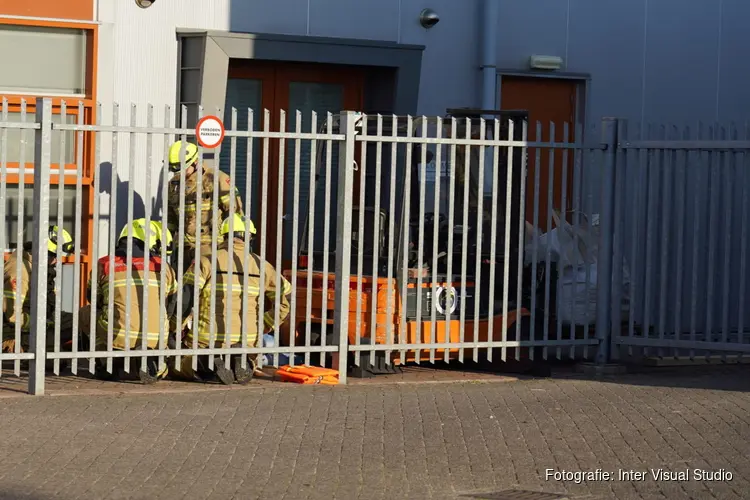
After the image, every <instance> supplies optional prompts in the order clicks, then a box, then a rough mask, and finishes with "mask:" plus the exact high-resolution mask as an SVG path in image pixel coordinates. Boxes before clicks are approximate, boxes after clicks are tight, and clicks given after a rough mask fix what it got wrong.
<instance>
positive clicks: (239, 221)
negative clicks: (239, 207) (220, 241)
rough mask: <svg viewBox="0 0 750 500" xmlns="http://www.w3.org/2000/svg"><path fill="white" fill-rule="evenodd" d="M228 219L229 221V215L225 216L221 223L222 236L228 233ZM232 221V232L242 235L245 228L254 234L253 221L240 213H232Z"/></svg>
mask: <svg viewBox="0 0 750 500" xmlns="http://www.w3.org/2000/svg"><path fill="white" fill-rule="evenodd" d="M229 221H230V217H227V218H226V219H225V220H224V223H223V224H222V225H221V235H222V236H224V235H226V234H229ZM233 222H234V227H233V228H232V230H233V232H234V233H241V234H243V235H244V233H245V230H246V229H247V230H249V232H250V234H255V232H256V231H255V224H253V221H252V220H250V219H248V218H247V217H243V216H242V215H240V214H234V217H233ZM246 224H247V226H246Z"/></svg>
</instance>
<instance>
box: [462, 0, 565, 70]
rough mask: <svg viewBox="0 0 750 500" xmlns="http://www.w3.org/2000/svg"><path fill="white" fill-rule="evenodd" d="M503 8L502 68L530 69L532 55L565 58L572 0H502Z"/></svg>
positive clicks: (499, 46)
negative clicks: (570, 1) (503, 0)
mask: <svg viewBox="0 0 750 500" xmlns="http://www.w3.org/2000/svg"><path fill="white" fill-rule="evenodd" d="M499 10H500V19H499V22H498V26H497V57H498V65H499V66H500V67H508V68H519V69H520V68H527V67H528V66H527V65H528V60H529V56H530V55H532V54H545V55H552V56H560V57H563V58H565V47H566V41H567V17H568V2H561V1H559V0H525V1H523V2H500V9H499ZM474 36H475V37H476V36H477V35H476V34H474ZM477 40H478V38H477ZM475 43H478V42H475Z"/></svg>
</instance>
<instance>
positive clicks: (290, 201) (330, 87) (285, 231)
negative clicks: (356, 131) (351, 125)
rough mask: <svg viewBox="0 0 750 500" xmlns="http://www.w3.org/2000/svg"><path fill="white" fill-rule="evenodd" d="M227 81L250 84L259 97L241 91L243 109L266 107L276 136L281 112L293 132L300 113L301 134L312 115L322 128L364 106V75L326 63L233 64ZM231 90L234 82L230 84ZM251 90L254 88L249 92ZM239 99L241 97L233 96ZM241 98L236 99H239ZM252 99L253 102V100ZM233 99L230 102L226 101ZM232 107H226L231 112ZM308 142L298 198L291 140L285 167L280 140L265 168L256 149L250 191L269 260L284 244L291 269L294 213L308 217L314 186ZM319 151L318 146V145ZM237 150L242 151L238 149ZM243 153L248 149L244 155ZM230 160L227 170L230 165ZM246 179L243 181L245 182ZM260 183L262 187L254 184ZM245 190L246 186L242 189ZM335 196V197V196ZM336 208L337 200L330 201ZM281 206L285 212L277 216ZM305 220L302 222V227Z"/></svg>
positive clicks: (258, 145)
mask: <svg viewBox="0 0 750 500" xmlns="http://www.w3.org/2000/svg"><path fill="white" fill-rule="evenodd" d="M229 78H230V80H231V79H243V80H246V81H247V80H252V81H253V82H254V85H253V86H252V90H253V92H254V93H255V94H257V95H253V96H249V93H250V91H249V90H247V91H242V90H239V91H238V92H239V94H242V98H244V99H246V100H247V101H248V102H250V101H252V102H253V105H249V106H248V105H247V104H244V105H243V106H239V107H240V108H247V107H253V106H255V107H258V108H260V107H262V108H265V109H268V110H269V111H270V112H271V123H270V130H271V131H272V132H278V131H279V127H280V120H281V112H280V111H281V110H284V111H286V123H285V129H286V131H287V132H293V131H294V130H295V126H296V121H295V120H296V118H295V115H296V111H297V110H299V111H301V112H302V117H301V118H302V132H310V125H311V123H310V121H311V112H312V111H315V112H316V113H317V115H318V123H317V126H318V128H320V127H321V126H322V125H324V124H325V122H326V113H327V112H330V113H333V114H336V113H338V112H339V111H341V110H344V109H347V110H354V111H357V110H361V108H362V101H363V87H364V76H363V73H362V72H361V70H359V69H358V68H354V67H345V66H335V65H326V64H303V63H284V62H270V61H233V62H232V63H230V67H229ZM230 85H232V82H230ZM248 89H250V87H248ZM235 94H237V92H235ZM239 94H238V95H237V96H235V97H233V99H237V100H241V99H240V98H239ZM249 97H252V99H250V98H249ZM228 100H229V99H228ZM231 104H232V103H229V102H227V107H229V106H230V105H231ZM256 111H257V114H258V116H259V117H260V116H262V113H263V112H262V109H258V110H256ZM261 122H262V120H257V121H256V123H255V128H256V129H258V130H260V129H261ZM309 142H310V141H301V143H302V144H300V146H301V149H302V152H301V155H300V156H301V158H300V170H301V172H300V177H301V179H300V192H299V193H298V195H297V197H296V199H295V197H294V196H293V194H294V193H293V176H294V169H295V164H294V149H293V147H294V143H295V141H294V140H287V141H285V144H284V150H285V158H284V162H283V163H284V164H283V165H281V164H280V163H281V162H280V161H279V160H280V155H279V146H280V144H279V141H278V140H277V139H273V140H270V141H269V144H268V145H269V152H268V159H269V161H268V165H267V166H265V165H263V164H262V160H261V159H262V158H263V155H262V148H263V141H257V142H256V146H255V147H254V150H255V153H254V158H253V163H254V165H252V175H251V177H252V180H251V182H252V184H253V187H252V190H253V193H254V195H253V201H252V202H251V206H250V207H248V209H247V212H248V213H249V214H250V215H251V217H253V219H254V222H255V224H256V226H257V227H258V231H261V227H262V226H263V225H264V224H265V226H266V229H267V233H266V234H267V239H266V242H267V243H266V259H267V260H268V261H269V262H271V263H272V264H274V265H275V264H276V257H277V255H276V254H277V242H281V249H282V256H281V262H282V268H283V269H289V268H290V267H291V258H292V256H291V238H292V213H293V211H294V206H295V204H296V205H299V210H300V211H301V213H302V214H304V213H307V206H306V205H305V204H306V203H307V195H306V193H307V192H308V188H307V185H308V184H307V183H308V182H310V180H311V179H312V177H311V176H310V172H309V167H310V158H309V154H307V153H309V151H310V145H309ZM319 147H320V146H319ZM238 151H239V150H238ZM243 151H244V150H243ZM331 161H332V163H333V165H332V168H333V169H335V168H336V164H337V163H336V162H337V161H338V159H337V158H332V160H331ZM237 162H238V165H239V164H240V163H242V164H243V168H247V167H244V163H243V161H242V158H238V159H237ZM228 163H229V162H228V159H227V161H226V165H225V166H224V167H225V168H226V166H227V165H228ZM282 172H283V174H284V177H283V185H280V181H281V174H282ZM263 176H267V182H268V184H267V185H268V187H267V193H266V196H265V197H263V196H262V193H261V190H260V184H261V183H262V180H263ZM242 178H243V179H245V177H242ZM256 184H258V185H256ZM240 189H241V191H244V186H243V187H240ZM331 196H332V197H335V196H336V194H335V192H332V193H331ZM331 203H335V198H332V199H331ZM261 204H265V206H266V209H267V214H266V218H265V220H261V219H262V217H261V216H260V215H261ZM279 206H281V207H282V208H281V213H279ZM279 217H282V219H283V220H282V226H283V227H279V224H278V220H279ZM303 223H304V220H300V221H299V227H301V226H302V224H303Z"/></svg>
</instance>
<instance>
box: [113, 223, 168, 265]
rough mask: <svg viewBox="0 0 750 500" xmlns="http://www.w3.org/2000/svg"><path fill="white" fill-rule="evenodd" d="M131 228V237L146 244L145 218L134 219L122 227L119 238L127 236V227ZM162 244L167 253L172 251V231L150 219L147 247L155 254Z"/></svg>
mask: <svg viewBox="0 0 750 500" xmlns="http://www.w3.org/2000/svg"><path fill="white" fill-rule="evenodd" d="M129 227H131V228H132V234H133V239H135V240H138V241H141V242H143V244H144V245H145V244H146V219H136V220H134V221H133V222H132V223H131V224H130V226H125V227H124V228H122V232H121V233H120V240H122V239H123V238H127V237H128V228H129ZM162 246H165V247H166V251H167V255H169V254H171V253H172V233H170V232H169V229H166V228H165V227H163V226H162V224H161V222H159V221H154V220H152V221H151V230H150V232H149V235H148V249H149V251H151V252H154V254H155V256H156V255H158V254H160V253H161V249H162Z"/></svg>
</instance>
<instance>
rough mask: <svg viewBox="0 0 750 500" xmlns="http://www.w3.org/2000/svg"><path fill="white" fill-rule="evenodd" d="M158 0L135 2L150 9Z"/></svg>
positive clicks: (136, 0)
mask: <svg viewBox="0 0 750 500" xmlns="http://www.w3.org/2000/svg"><path fill="white" fill-rule="evenodd" d="M154 2H156V0H135V4H136V5H137V6H138V7H140V8H141V9H148V8H149V7H151V5H153V3H154Z"/></svg>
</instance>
